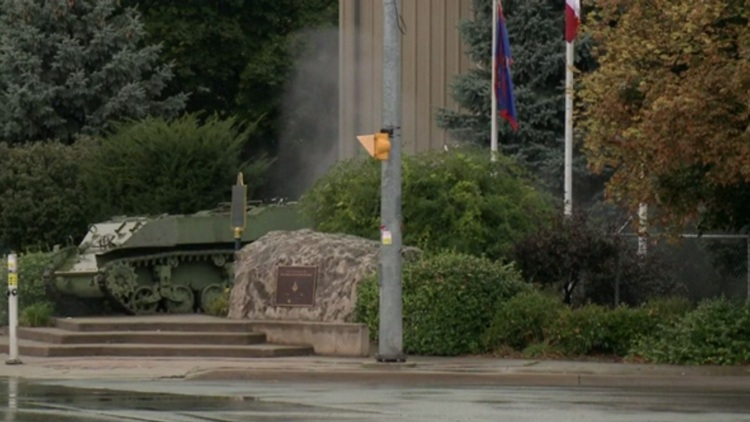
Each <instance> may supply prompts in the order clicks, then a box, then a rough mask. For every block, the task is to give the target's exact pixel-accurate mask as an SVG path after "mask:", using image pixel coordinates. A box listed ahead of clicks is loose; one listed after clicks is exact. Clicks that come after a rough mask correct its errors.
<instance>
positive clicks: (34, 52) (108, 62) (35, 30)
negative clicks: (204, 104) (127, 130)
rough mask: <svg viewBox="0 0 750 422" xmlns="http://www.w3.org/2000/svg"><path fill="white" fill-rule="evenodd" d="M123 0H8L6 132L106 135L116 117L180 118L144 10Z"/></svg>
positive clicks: (35, 136) (0, 38) (4, 21)
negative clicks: (148, 39) (146, 41)
mask: <svg viewBox="0 0 750 422" xmlns="http://www.w3.org/2000/svg"><path fill="white" fill-rule="evenodd" d="M118 3H119V2H118V0H91V1H68V2H63V1H49V2H39V1H35V0H4V1H3V2H2V7H3V11H4V14H2V15H0V46H2V48H0V98H2V101H0V137H2V138H4V139H6V140H8V141H13V142H24V141H28V140H39V141H42V140H47V139H58V140H61V141H63V142H66V143H69V142H71V141H72V140H73V139H74V137H75V136H76V135H77V134H81V133H84V134H98V133H101V132H102V131H103V130H105V129H107V128H108V127H109V125H110V123H111V122H112V121H114V120H120V119H127V118H134V119H139V118H143V117H145V116H148V115H154V116H163V117H172V116H174V115H176V114H177V113H178V112H179V111H180V110H181V109H182V108H183V107H184V103H185V100H186V98H187V96H186V95H184V94H177V95H174V96H171V97H166V98H164V97H163V96H162V91H163V90H164V88H165V86H166V84H167V83H169V81H170V79H171V78H172V72H171V69H170V66H168V65H160V64H159V63H158V58H159V57H158V56H159V53H160V47H159V46H158V45H151V46H144V45H143V43H142V40H143V37H144V35H145V32H144V29H143V26H142V24H141V21H140V17H139V14H138V12H137V11H136V10H134V9H122V8H121V7H120V6H119V5H118Z"/></svg>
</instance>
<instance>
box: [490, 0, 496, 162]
mask: <svg viewBox="0 0 750 422" xmlns="http://www.w3.org/2000/svg"><path fill="white" fill-rule="evenodd" d="M495 51H497V0H492V55H491V57H492V83H491V84H492V85H491V86H490V91H492V128H491V131H492V134H491V137H490V159H491V160H492V161H495V160H496V159H497V92H496V91H495V83H496V78H497V75H495V67H496V65H497V63H496V61H497V57H495Z"/></svg>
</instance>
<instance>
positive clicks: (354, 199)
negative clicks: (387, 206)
mask: <svg viewBox="0 0 750 422" xmlns="http://www.w3.org/2000/svg"><path fill="white" fill-rule="evenodd" d="M368 158H369V157H368ZM403 176H404V180H403V184H404V186H403V224H404V244H405V245H411V246H416V247H419V248H421V249H422V250H425V251H430V252H435V251H440V250H453V251H456V252H460V253H466V254H472V255H475V256H486V257H489V258H491V259H498V260H499V259H503V258H506V257H507V256H508V253H509V251H510V250H511V249H512V247H513V243H514V242H515V241H516V240H519V239H521V238H523V237H525V236H526V235H527V234H528V233H530V232H532V231H534V230H536V228H537V224H538V222H539V221H540V220H541V219H542V218H543V217H544V216H546V215H549V212H550V209H551V207H550V206H549V205H550V202H549V197H548V196H547V195H546V194H545V193H543V192H540V191H538V190H537V189H535V187H534V184H533V178H532V177H530V176H529V175H528V174H527V172H526V171H525V170H524V169H523V168H521V167H520V166H518V165H517V164H516V163H515V162H514V161H513V160H511V159H509V158H507V157H504V156H501V157H500V158H499V159H498V160H497V161H495V162H492V161H490V156H489V154H484V151H477V149H476V148H454V149H452V150H451V151H449V152H444V151H430V152H425V153H421V154H418V155H409V156H404V162H403ZM379 188H380V162H379V161H377V160H372V159H367V160H361V159H352V160H348V161H343V162H340V163H337V164H336V165H334V167H333V168H332V169H331V170H330V171H329V172H328V173H327V174H326V175H324V176H323V177H321V178H320V179H318V180H317V181H316V183H315V185H314V186H313V187H312V188H311V189H310V190H309V191H308V192H307V193H306V194H305V196H303V198H302V204H303V209H304V211H305V212H306V213H307V215H308V216H309V217H310V219H311V221H312V222H313V224H314V225H315V228H316V229H317V230H320V231H324V232H339V233H347V234H353V235H357V236H362V237H366V238H371V239H378V238H379V236H380V229H379V227H380V190H379Z"/></svg>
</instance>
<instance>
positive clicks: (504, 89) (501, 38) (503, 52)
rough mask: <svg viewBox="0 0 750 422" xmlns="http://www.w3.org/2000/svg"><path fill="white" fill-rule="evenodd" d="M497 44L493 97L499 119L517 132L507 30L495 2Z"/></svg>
mask: <svg viewBox="0 0 750 422" xmlns="http://www.w3.org/2000/svg"><path fill="white" fill-rule="evenodd" d="M497 2H498V4H497V16H496V17H495V19H497V34H496V36H497V44H496V48H495V52H494V54H495V56H494V59H495V69H494V72H495V96H496V98H497V109H498V113H499V114H500V117H502V118H503V119H505V120H507V121H508V122H509V123H510V126H511V127H512V128H513V130H514V131H515V130H518V121H517V116H516V100H515V98H514V97H513V79H512V78H511V75H510V65H511V63H512V61H513V60H512V59H511V54H510V43H509V42H508V29H507V28H506V27H505V16H503V7H502V3H501V2H500V1H499V0H497Z"/></svg>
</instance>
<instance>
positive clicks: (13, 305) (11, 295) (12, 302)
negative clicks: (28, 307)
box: [5, 253, 21, 365]
mask: <svg viewBox="0 0 750 422" xmlns="http://www.w3.org/2000/svg"><path fill="white" fill-rule="evenodd" d="M17 331H18V256H16V254H14V253H11V254H9V255H8V335H9V337H10V338H9V341H8V349H9V350H8V355H9V357H8V360H7V361H5V364H6V365H17V364H20V363H21V360H20V359H18V332H17Z"/></svg>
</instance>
